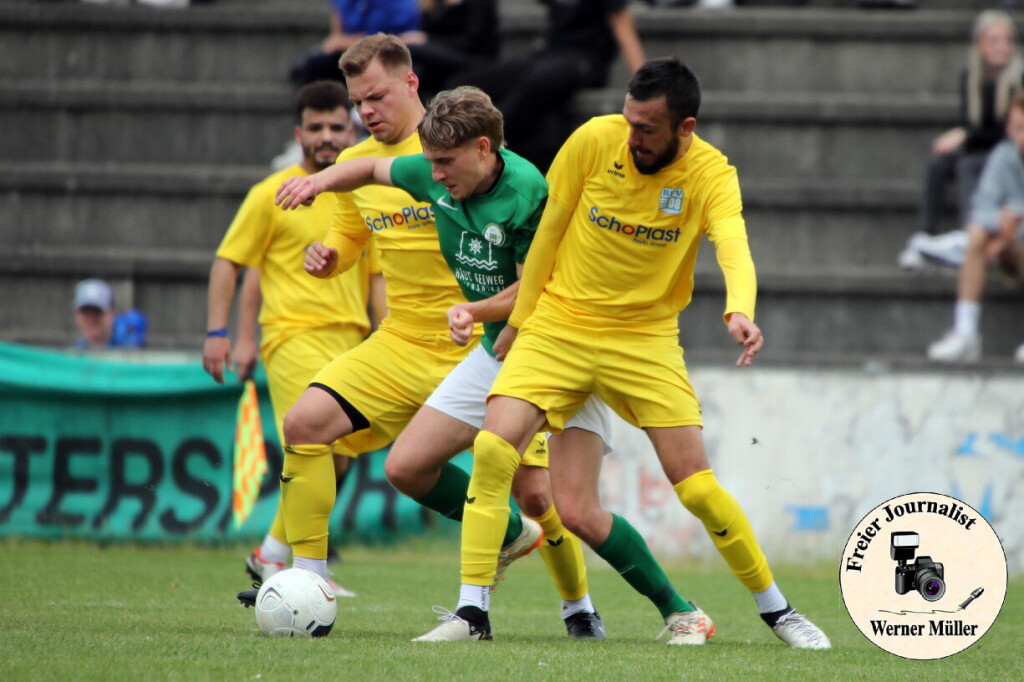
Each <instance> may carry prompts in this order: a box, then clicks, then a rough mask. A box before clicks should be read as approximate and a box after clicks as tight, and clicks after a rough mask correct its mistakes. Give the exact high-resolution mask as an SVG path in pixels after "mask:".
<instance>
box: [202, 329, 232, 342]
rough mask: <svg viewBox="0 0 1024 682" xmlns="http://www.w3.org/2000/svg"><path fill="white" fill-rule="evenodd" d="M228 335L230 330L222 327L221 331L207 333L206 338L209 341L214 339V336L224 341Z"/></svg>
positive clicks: (212, 330)
mask: <svg viewBox="0 0 1024 682" xmlns="http://www.w3.org/2000/svg"><path fill="white" fill-rule="evenodd" d="M227 335H228V328H227V327H221V328H220V329H211V330H210V331H208V332H206V338H208V339H209V338H212V337H214V336H219V337H220V338H222V339H223V338H227Z"/></svg>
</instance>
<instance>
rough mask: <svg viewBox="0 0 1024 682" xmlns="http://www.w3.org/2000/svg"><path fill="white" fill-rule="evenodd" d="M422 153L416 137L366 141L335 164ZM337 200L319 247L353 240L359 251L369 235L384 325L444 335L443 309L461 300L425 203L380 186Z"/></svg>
mask: <svg viewBox="0 0 1024 682" xmlns="http://www.w3.org/2000/svg"><path fill="white" fill-rule="evenodd" d="M422 151H423V148H422V146H421V145H420V138H419V135H418V134H414V135H412V136H411V137H410V138H408V139H406V140H404V141H402V142H399V143H398V144H394V145H385V144H382V143H380V142H378V141H377V140H375V139H373V138H372V137H371V138H368V139H366V140H364V141H363V142H360V143H359V144H357V145H355V146H354V147H349V148H348V149H346V150H345V151H343V152H342V153H341V154H340V155H339V156H338V161H339V162H340V161H345V160H347V159H355V158H362V157H368V156H370V157H390V156H407V155H409V154H419V153H420V152H422ZM337 196H338V208H337V212H336V213H335V214H334V220H333V222H332V223H331V230H330V233H329V234H328V235H327V237H326V239H325V240H324V244H325V245H327V246H329V247H335V248H339V249H342V248H345V245H346V244H349V245H351V244H352V242H355V244H356V247H357V248H364V247H365V246H366V244H367V243H368V242H369V241H370V237H371V236H372V237H373V240H372V243H373V244H374V246H375V247H376V249H377V253H378V254H379V259H380V268H381V271H382V272H383V273H384V282H385V285H386V291H387V300H388V317H387V320H385V324H388V325H395V326H396V327H398V328H401V329H405V330H407V331H410V332H413V333H439V334H447V333H448V320H447V317H446V313H447V311H448V308H450V307H451V306H453V305H455V304H456V303H460V302H463V301H465V300H466V299H465V298H463V296H462V292H461V291H460V290H459V285H458V283H457V282H456V281H455V277H454V275H452V273H451V270H449V269H448V264H447V263H445V260H444V258H443V257H442V256H441V249H440V246H439V245H438V241H437V228H436V227H435V226H434V211H433V209H432V208H431V206H430V204H425V203H418V202H416V201H414V200H413V199H412V197H410V196H409V195H408V194H406V193H405V191H404V190H400V189H397V188H394V187H382V186H380V185H366V186H364V187H360V188H359V189H357V190H355V191H353V192H343V193H339V194H338V195H337ZM346 238H347V240H351V241H347V240H346ZM342 260H345V259H344V257H343V258H342Z"/></svg>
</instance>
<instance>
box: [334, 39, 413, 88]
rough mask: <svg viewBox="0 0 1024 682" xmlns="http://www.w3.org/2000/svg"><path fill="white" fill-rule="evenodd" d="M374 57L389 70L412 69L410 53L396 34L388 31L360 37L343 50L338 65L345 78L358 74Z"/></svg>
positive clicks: (360, 73)
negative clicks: (343, 52)
mask: <svg viewBox="0 0 1024 682" xmlns="http://www.w3.org/2000/svg"><path fill="white" fill-rule="evenodd" d="M374 59H376V60H377V61H379V62H380V63H381V66H383V67H384V68H385V69H387V70H389V71H395V70H402V71H411V70H412V55H411V54H410V53H409V48H408V47H406V46H405V43H403V42H402V41H401V40H400V39H399V38H398V37H397V36H393V35H391V34H389V33H374V34H373V35H372V36H366V37H365V38H360V39H359V40H357V41H356V42H355V43H353V44H352V46H351V47H350V48H348V49H347V50H345V54H343V55H342V56H341V61H340V62H338V66H339V67H340V68H341V71H342V73H344V74H345V78H352V77H353V76H360V75H362V73H363V72H364V71H366V68H367V67H368V66H369V65H370V62H372V61H373V60H374Z"/></svg>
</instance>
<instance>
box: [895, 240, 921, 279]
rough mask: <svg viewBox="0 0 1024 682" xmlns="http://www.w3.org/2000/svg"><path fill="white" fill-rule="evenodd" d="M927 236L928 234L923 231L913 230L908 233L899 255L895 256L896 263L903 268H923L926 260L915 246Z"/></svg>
mask: <svg viewBox="0 0 1024 682" xmlns="http://www.w3.org/2000/svg"><path fill="white" fill-rule="evenodd" d="M927 237H928V235H927V234H926V233H924V232H915V233H914V234H912V235H910V239H908V240H907V245H906V246H904V247H903V250H902V251H900V255H899V256H897V257H896V263H897V264H898V265H899V266H900V267H901V268H903V269H904V270H923V269H924V266H925V265H927V264H928V261H926V260H925V259H924V256H922V255H921V252H920V251H919V250H918V248H917V247H918V245H919V244H920V243H921V240H922V239H925V238H927Z"/></svg>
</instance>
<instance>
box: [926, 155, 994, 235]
mask: <svg viewBox="0 0 1024 682" xmlns="http://www.w3.org/2000/svg"><path fill="white" fill-rule="evenodd" d="M955 159H956V160H955V164H956V165H955V170H954V174H955V175H956V196H957V208H958V209H959V210H960V223H959V226H964V225H966V224H967V221H968V219H969V216H970V214H971V197H973V196H974V190H976V189H977V188H978V179H979V178H981V171H982V170H984V169H985V160H986V159H988V152H976V153H964V154H957V155H955ZM932 234H933V233H932Z"/></svg>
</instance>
